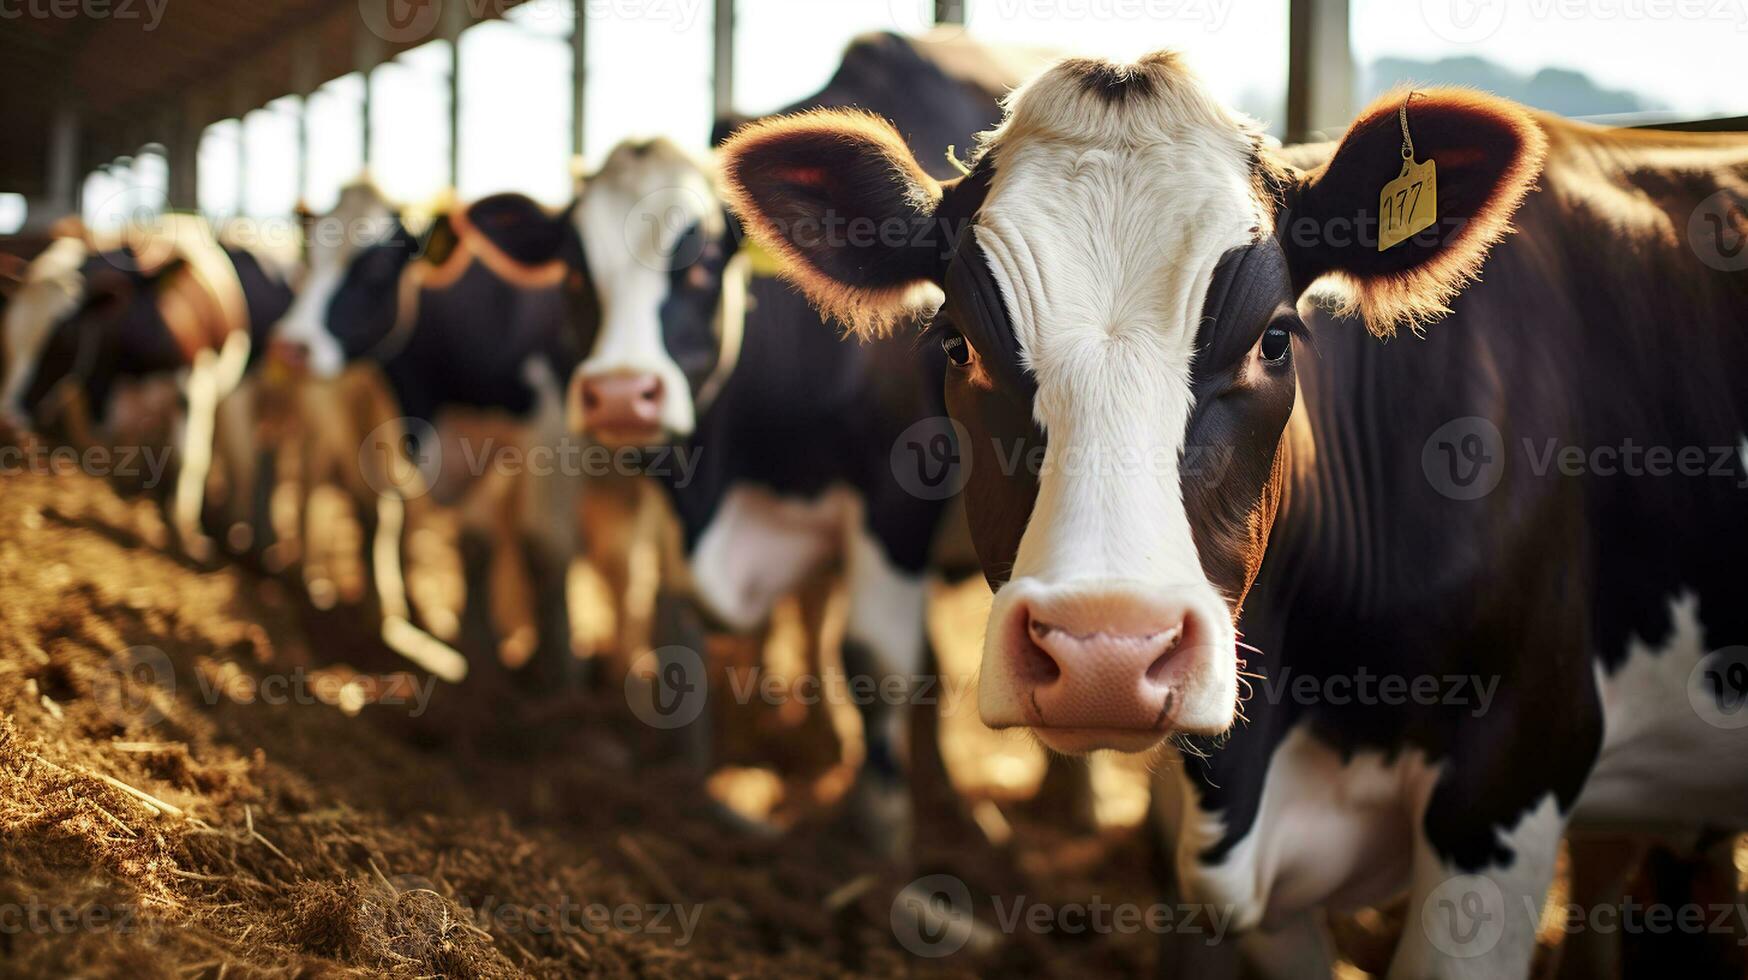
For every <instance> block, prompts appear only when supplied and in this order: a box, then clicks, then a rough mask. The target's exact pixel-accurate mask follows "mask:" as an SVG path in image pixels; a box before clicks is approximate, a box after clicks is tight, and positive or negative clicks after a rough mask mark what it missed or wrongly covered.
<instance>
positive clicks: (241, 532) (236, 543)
mask: <svg viewBox="0 0 1748 980" xmlns="http://www.w3.org/2000/svg"><path fill="white" fill-rule="evenodd" d="M254 544H255V529H254V528H252V527H250V526H249V525H247V524H244V523H242V522H238V523H236V524H232V525H231V528H230V530H228V531H226V532H225V545H226V546H228V547H229V548H230V549H231V552H232V553H233V554H238V555H242V554H247V553H248V551H249V549H250V548H251V547H252V546H254Z"/></svg>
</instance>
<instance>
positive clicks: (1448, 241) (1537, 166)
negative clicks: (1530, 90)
mask: <svg viewBox="0 0 1748 980" xmlns="http://www.w3.org/2000/svg"><path fill="white" fill-rule="evenodd" d="M1404 105H1406V106H1407V116H1408V129H1409V133H1410V136H1411V137H1412V142H1413V158H1414V160H1415V161H1416V162H1417V163H1418V162H1425V161H1429V160H1430V161H1432V162H1433V163H1435V164H1437V213H1436V220H1435V222H1434V223H1433V224H1432V226H1431V227H1429V228H1427V229H1425V230H1424V231H1421V232H1419V233H1418V234H1416V235H1414V236H1413V237H1412V238H1410V239H1408V240H1407V241H1403V242H1401V243H1399V244H1395V245H1392V246H1391V247H1389V248H1386V249H1383V250H1380V249H1379V247H1378V245H1379V237H1378V232H1379V211H1380V197H1381V196H1382V192H1383V190H1384V187H1385V186H1386V185H1387V184H1389V183H1390V182H1391V181H1393V180H1396V179H1397V177H1398V176H1400V175H1401V174H1402V170H1403V164H1404V160H1403V145H1404V144H1403V139H1402V122H1401V111H1402V108H1403V106H1404ZM1546 151H1547V137H1546V136H1544V135H1543V133H1542V129H1541V127H1540V126H1539V125H1537V123H1536V121H1535V119H1534V118H1533V117H1532V116H1531V115H1530V113H1529V111H1528V110H1526V109H1525V108H1524V107H1522V106H1520V105H1518V104H1516V103H1514V102H1508V101H1506V100H1504V99H1499V98H1495V97H1493V96H1489V95H1484V94H1482V93H1480V92H1475V91H1471V90H1467V89H1449V88H1440V89H1430V90H1420V91H1414V92H1412V93H1411V92H1407V91H1403V92H1398V93H1395V94H1392V95H1388V96H1385V97H1384V98H1383V99H1381V100H1379V101H1378V102H1377V103H1375V104H1373V105H1372V106H1371V108H1369V109H1367V110H1366V111H1365V112H1363V113H1361V114H1360V116H1359V118H1358V119H1357V120H1356V121H1355V122H1354V124H1353V125H1352V126H1350V127H1349V128H1348V131H1347V134H1346V135H1345V136H1343V137H1342V140H1341V144H1340V145H1339V146H1337V147H1336V150H1335V154H1334V156H1332V157H1331V158H1330V159H1329V161H1328V162H1327V163H1325V164H1323V165H1322V166H1321V167H1318V168H1317V169H1315V170H1311V171H1309V172H1306V173H1292V174H1290V175H1289V176H1287V177H1286V178H1285V186H1284V188H1283V194H1282V197H1283V199H1284V203H1285V205H1286V208H1285V210H1284V212H1283V213H1282V216H1281V221H1279V222H1278V223H1277V229H1276V234H1277V235H1278V237H1279V238H1280V241H1281V246H1282V248H1283V250H1284V251H1285V252H1286V255H1287V262H1288V265H1289V267H1290V268H1291V270H1292V276H1293V286H1294V288H1295V289H1296V290H1298V291H1299V292H1300V293H1301V294H1302V293H1303V292H1304V291H1305V290H1306V289H1309V288H1310V287H1311V286H1312V284H1314V283H1315V282H1317V281H1318V280H1319V279H1323V278H1324V277H1331V278H1334V279H1336V280H1337V281H1338V282H1339V283H1340V284H1341V285H1342V286H1343V287H1345V289H1344V292H1345V294H1346V297H1345V298H1346V303H1347V305H1346V306H1345V307H1344V308H1343V311H1342V312H1345V313H1355V312H1357V313H1359V314H1360V315H1361V316H1363V317H1364V318H1365V321H1366V326H1367V327H1368V328H1370V329H1371V331H1372V332H1373V333H1375V334H1378V335H1380V336H1387V335H1389V334H1392V333H1394V332H1395V330H1396V328H1397V327H1398V326H1410V327H1414V326H1417V325H1419V324H1422V323H1425V322H1427V321H1429V320H1433V319H1436V318H1438V317H1439V316H1442V315H1443V314H1445V313H1447V312H1449V308H1448V307H1447V305H1446V304H1447V303H1448V302H1449V301H1450V300H1451V298H1452V297H1454V296H1455V295H1456V294H1457V292H1458V291H1459V290H1461V289H1462V288H1463V286H1464V285H1465V284H1467V283H1468V282H1469V281H1470V280H1472V279H1473V278H1474V277H1475V275H1476V273H1477V272H1478V271H1479V270H1480V268H1481V263H1482V261H1483V260H1485V259H1486V257H1487V252H1488V250H1489V249H1491V248H1492V247H1493V245H1494V244H1495V243H1497V242H1498V241H1499V240H1500V238H1502V237H1503V236H1504V235H1505V234H1506V233H1507V232H1509V231H1510V230H1511V226H1510V222H1511V216H1512V214H1513V213H1514V212H1515V211H1516V210H1517V207H1518V205H1519V204H1521V203H1523V198H1524V195H1525V194H1526V193H1527V192H1528V191H1529V189H1530V187H1531V186H1532V185H1533V184H1534V183H1535V180H1536V177H1537V176H1538V175H1539V174H1540V173H1541V168H1542V158H1543V156H1544V155H1545V154H1546Z"/></svg>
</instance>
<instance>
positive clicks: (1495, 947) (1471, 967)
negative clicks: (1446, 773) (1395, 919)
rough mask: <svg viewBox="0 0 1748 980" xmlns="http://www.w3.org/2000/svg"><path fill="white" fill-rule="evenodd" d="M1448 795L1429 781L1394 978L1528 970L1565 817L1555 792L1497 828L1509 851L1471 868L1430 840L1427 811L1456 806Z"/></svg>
mask: <svg viewBox="0 0 1748 980" xmlns="http://www.w3.org/2000/svg"><path fill="white" fill-rule="evenodd" d="M1453 785H1454V782H1453ZM1447 795H1455V794H1445V793H1437V792H1433V791H1431V789H1430V787H1429V788H1428V791H1426V792H1425V793H1423V794H1422V798H1423V799H1424V800H1426V801H1427V802H1426V803H1424V804H1423V805H1422V806H1420V807H1419V808H1418V812H1417V814H1416V817H1417V819H1416V820H1415V827H1416V832H1415V835H1414V838H1415V839H1414V862H1413V872H1412V884H1411V886H1410V890H1409V902H1408V920H1407V925H1406V927H1405V928H1404V929H1403V932H1402V940H1401V942H1400V943H1399V944H1398V945H1397V947H1396V956H1395V958H1394V959H1392V960H1391V962H1390V973H1389V976H1390V977H1391V978H1392V980H1427V978H1476V980H1480V978H1495V977H1524V976H1528V975H1529V970H1530V964H1531V961H1532V959H1533V958H1534V956H1535V951H1536V932H1537V929H1538V928H1539V926H1540V924H1541V909H1542V903H1543V902H1544V900H1545V899H1546V898H1547V893H1548V887H1549V885H1550V884H1552V882H1553V879H1554V864H1555V861H1556V859H1557V858H1558V856H1559V853H1560V838H1561V836H1562V835H1563V834H1564V833H1565V829H1566V817H1565V815H1564V814H1562V813H1561V812H1560V811H1559V808H1558V806H1556V804H1555V801H1554V797H1553V794H1552V793H1549V794H1547V795H1545V796H1543V797H1542V798H1541V799H1540V800H1539V801H1538V803H1537V804H1536V805H1535V806H1534V807H1532V808H1531V809H1530V810H1529V811H1528V812H1526V813H1523V814H1522V815H1521V817H1520V818H1519V819H1518V821H1517V823H1516V825H1515V826H1511V827H1507V828H1502V829H1499V830H1498V831H1497V840H1498V841H1499V843H1500V845H1501V850H1503V851H1504V852H1506V853H1508V854H1509V855H1510V857H1509V858H1508V859H1506V861H1504V862H1498V863H1493V864H1490V865H1488V866H1486V867H1484V868H1481V869H1479V870H1478V871H1474V872H1468V871H1465V870H1464V869H1462V868H1459V867H1456V866H1454V865H1453V864H1451V863H1450V862H1447V861H1446V860H1445V859H1444V858H1443V857H1441V856H1440V853H1439V851H1438V849H1437V848H1436V847H1434V845H1433V843H1432V842H1431V841H1430V840H1429V839H1428V838H1427V834H1426V827H1427V821H1426V815H1427V813H1428V811H1429V810H1431V809H1432V808H1434V807H1438V806H1447V807H1448V806H1452V805H1454V804H1453V803H1452V802H1450V801H1449V800H1446V799H1443V797H1445V796H1447Z"/></svg>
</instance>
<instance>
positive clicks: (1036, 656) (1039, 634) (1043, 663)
mask: <svg viewBox="0 0 1748 980" xmlns="http://www.w3.org/2000/svg"><path fill="white" fill-rule="evenodd" d="M1056 630H1057V627H1055V626H1052V625H1051V624H1049V623H1046V622H1044V621H1042V620H1037V619H1032V618H1031V617H1030V614H1028V615H1027V623H1026V633H1027V636H1026V640H1027V642H1025V643H1022V644H1020V647H1021V650H1020V656H1019V663H1018V664H1016V666H1017V667H1018V669H1019V672H1020V676H1021V677H1023V678H1025V679H1026V680H1028V681H1030V682H1031V683H1033V684H1036V685H1040V686H1043V685H1047V684H1049V683H1051V682H1052V681H1054V680H1056V679H1057V678H1058V677H1061V676H1062V665H1061V664H1060V663H1057V661H1056V658H1055V657H1053V656H1051V655H1050V651H1049V650H1047V649H1045V647H1044V644H1045V643H1046V642H1047V641H1048V640H1049V638H1050V634H1051V633H1053V632H1056Z"/></svg>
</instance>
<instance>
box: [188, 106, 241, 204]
mask: <svg viewBox="0 0 1748 980" xmlns="http://www.w3.org/2000/svg"><path fill="white" fill-rule="evenodd" d="M242 139H243V127H242V124H240V123H238V122H237V121H236V120H235V119H221V120H219V121H218V122H215V123H213V124H212V125H210V126H208V127H206V132H204V133H202V134H201V135H200V149H199V151H198V152H199V154H200V162H199V164H198V165H197V169H196V173H197V174H198V175H199V177H198V180H199V185H200V186H199V187H198V188H197V197H198V200H199V202H200V210H201V212H202V213H204V214H205V215H206V216H207V217H208V218H212V219H214V220H218V219H223V218H231V217H235V216H236V214H237V205H238V203H239V201H240V199H241V193H240V191H241V189H242V182H241V174H239V173H238V170H237V168H238V164H239V162H240V161H239V160H238V159H237V156H238V152H237V151H238V147H239V146H240V145H241V142H242Z"/></svg>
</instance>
